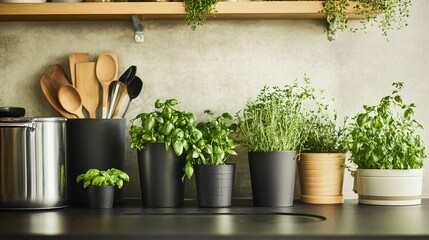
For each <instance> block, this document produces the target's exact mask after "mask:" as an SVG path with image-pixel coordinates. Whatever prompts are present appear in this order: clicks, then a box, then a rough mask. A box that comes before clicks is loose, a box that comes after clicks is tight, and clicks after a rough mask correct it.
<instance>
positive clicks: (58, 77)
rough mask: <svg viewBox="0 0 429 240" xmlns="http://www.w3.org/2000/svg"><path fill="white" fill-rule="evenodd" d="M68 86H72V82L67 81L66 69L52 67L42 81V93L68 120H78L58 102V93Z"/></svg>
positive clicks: (57, 65) (56, 66) (56, 65)
mask: <svg viewBox="0 0 429 240" xmlns="http://www.w3.org/2000/svg"><path fill="white" fill-rule="evenodd" d="M66 84H70V81H69V80H68V79H67V76H66V74H65V73H64V69H63V68H62V67H61V66H60V65H59V64H55V65H53V66H51V67H50V68H49V69H48V70H47V71H46V72H45V73H44V74H43V76H42V78H41V79H40V87H41V88H42V92H43V94H44V95H45V97H46V99H47V100H48V102H49V103H50V104H51V105H52V107H54V108H55V110H57V112H59V113H60V114H61V115H62V116H64V117H66V118H77V117H76V115H74V114H72V113H69V112H67V111H66V110H64V108H63V107H62V106H61V104H60V101H59V100H58V91H59V89H60V88H61V87H62V86H63V85H66Z"/></svg>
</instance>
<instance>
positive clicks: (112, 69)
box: [95, 53, 118, 118]
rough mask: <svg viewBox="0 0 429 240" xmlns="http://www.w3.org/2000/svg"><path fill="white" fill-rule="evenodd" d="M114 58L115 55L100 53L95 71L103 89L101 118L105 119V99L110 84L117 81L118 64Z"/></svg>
mask: <svg viewBox="0 0 429 240" xmlns="http://www.w3.org/2000/svg"><path fill="white" fill-rule="evenodd" d="M115 56H116V54H113V53H100V55H99V57H98V60H97V66H96V69H95V72H96V75H97V79H98V81H100V83H101V87H102V89H103V102H102V118H106V115H107V98H108V94H109V86H110V83H111V82H112V81H113V80H115V79H118V63H117V59H115Z"/></svg>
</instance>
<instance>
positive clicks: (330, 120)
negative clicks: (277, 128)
mask: <svg viewBox="0 0 429 240" xmlns="http://www.w3.org/2000/svg"><path fill="white" fill-rule="evenodd" d="M323 94H324V91H320V95H319V96H317V98H315V100H314V105H315V106H316V110H312V111H310V112H309V113H308V114H307V118H308V120H307V121H308V127H309V129H310V133H309V134H308V135H307V138H306V139H304V144H303V149H302V151H303V152H308V153H345V152H346V147H345V137H346V131H345V124H346V121H347V119H346V118H345V119H344V122H343V125H342V126H339V125H338V124H337V112H336V110H335V109H334V108H332V107H331V106H330V105H329V104H328V103H327V102H326V101H325V97H324V96H323ZM333 102H334V101H333V100H332V103H333Z"/></svg>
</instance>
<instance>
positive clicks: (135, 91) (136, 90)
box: [122, 76, 143, 117]
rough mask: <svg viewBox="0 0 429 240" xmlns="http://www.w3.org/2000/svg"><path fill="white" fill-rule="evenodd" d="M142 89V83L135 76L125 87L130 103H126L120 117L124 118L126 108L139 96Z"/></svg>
mask: <svg viewBox="0 0 429 240" xmlns="http://www.w3.org/2000/svg"><path fill="white" fill-rule="evenodd" d="M142 88H143V81H142V80H141V79H140V78H139V77H138V76H135V77H134V78H133V80H132V81H131V82H130V83H129V85H127V91H128V96H129V97H130V101H129V102H128V105H127V108H126V109H125V111H124V114H123V115H122V117H124V116H125V114H126V113H127V111H128V108H129V107H130V103H131V101H132V100H133V99H135V98H136V97H137V96H138V95H139V94H140V92H141V90H142Z"/></svg>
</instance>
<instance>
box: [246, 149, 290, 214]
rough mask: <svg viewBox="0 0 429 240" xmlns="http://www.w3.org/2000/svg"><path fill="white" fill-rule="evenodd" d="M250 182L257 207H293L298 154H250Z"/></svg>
mask: <svg viewBox="0 0 429 240" xmlns="http://www.w3.org/2000/svg"><path fill="white" fill-rule="evenodd" d="M248 156H249V168H250V180H251V184H252V195H253V205H254V206H255V207H287V206H292V205H293V197H294V189H295V172H296V152H295V151H285V152H249V154H248Z"/></svg>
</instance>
